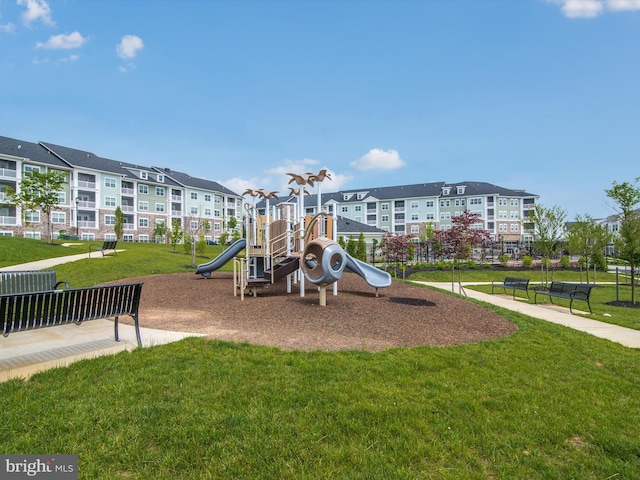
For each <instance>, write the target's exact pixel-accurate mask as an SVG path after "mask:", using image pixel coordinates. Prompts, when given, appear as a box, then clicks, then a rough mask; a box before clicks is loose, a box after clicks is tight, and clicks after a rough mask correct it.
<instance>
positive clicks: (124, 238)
mask: <svg viewBox="0 0 640 480" xmlns="http://www.w3.org/2000/svg"><path fill="white" fill-rule="evenodd" d="M122 241H123V242H133V234H131V233H125V234H124V235H123V236H122Z"/></svg>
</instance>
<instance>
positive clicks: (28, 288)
mask: <svg viewBox="0 0 640 480" xmlns="http://www.w3.org/2000/svg"><path fill="white" fill-rule="evenodd" d="M61 286H64V287H65V288H69V283H68V282H66V281H64V280H63V281H61V282H56V272H55V270H18V271H15V272H10V271H6V272H0V295H6V294H12V293H28V292H46V291H48V290H57V289H58V288H59V287H61Z"/></svg>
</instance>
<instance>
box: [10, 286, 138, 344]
mask: <svg viewBox="0 0 640 480" xmlns="http://www.w3.org/2000/svg"><path fill="white" fill-rule="evenodd" d="M142 285H143V284H142V283H128V284H120V285H108V286H99V287H89V288H72V289H69V290H50V291H48V292H30V293H19V294H11V295H0V321H1V322H2V335H3V336H4V337H7V336H9V334H12V333H16V332H24V331H28V330H35V329H38V328H45V327H55V326H58V325H67V324H72V323H75V324H76V325H80V324H81V323H82V322H85V321H88V320H96V319H101V318H111V317H113V318H114V335H115V339H116V341H119V334H118V317H120V316H121V315H128V316H130V317H131V318H133V321H134V326H135V330H136V340H137V342H138V346H139V347H142V341H141V339H140V326H139V324H138V309H139V306H140V294H141V293H142Z"/></svg>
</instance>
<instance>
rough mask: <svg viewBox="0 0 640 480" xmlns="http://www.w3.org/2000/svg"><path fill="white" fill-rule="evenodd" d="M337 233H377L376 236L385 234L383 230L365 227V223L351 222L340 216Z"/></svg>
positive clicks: (370, 226) (371, 226)
mask: <svg viewBox="0 0 640 480" xmlns="http://www.w3.org/2000/svg"><path fill="white" fill-rule="evenodd" d="M337 224H338V233H339V234H345V233H347V234H349V233H355V234H360V232H362V233H378V234H382V233H387V232H385V231H384V230H382V229H380V228H378V227H375V226H373V225H367V224H365V223H361V222H356V221H355V220H351V219H350V218H345V217H341V216H340V215H338V221H337Z"/></svg>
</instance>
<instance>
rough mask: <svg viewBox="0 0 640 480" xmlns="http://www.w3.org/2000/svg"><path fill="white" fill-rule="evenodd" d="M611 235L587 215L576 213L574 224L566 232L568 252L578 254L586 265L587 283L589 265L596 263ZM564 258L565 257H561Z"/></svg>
mask: <svg viewBox="0 0 640 480" xmlns="http://www.w3.org/2000/svg"><path fill="white" fill-rule="evenodd" d="M610 239H611V235H610V234H609V233H608V232H607V229H606V228H605V227H603V226H602V225H598V224H596V222H595V221H594V220H593V219H592V218H591V217H590V216H589V215H585V216H584V217H582V216H580V215H577V216H576V221H575V223H574V224H572V225H571V227H569V231H568V232H567V245H568V250H569V253H571V254H573V255H580V259H581V262H582V263H583V264H584V265H585V266H586V267H587V283H589V266H590V265H598V263H599V257H601V256H602V252H603V250H604V249H605V247H606V246H607V243H609V240H610ZM563 258H566V257H563Z"/></svg>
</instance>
